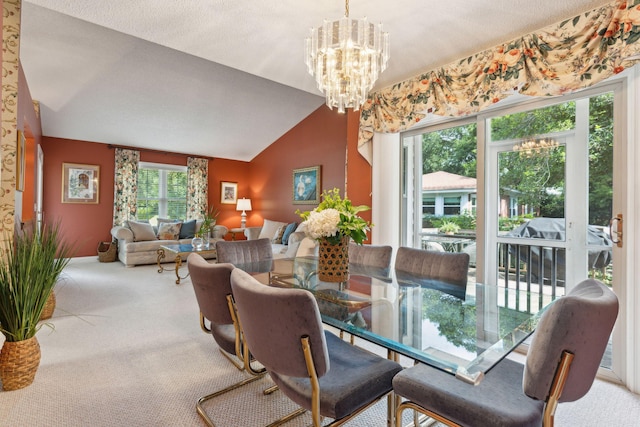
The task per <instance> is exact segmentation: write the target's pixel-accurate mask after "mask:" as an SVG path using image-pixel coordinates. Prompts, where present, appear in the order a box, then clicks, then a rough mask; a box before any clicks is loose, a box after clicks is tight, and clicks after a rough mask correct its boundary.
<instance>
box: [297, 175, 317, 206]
mask: <svg viewBox="0 0 640 427" xmlns="http://www.w3.org/2000/svg"><path fill="white" fill-rule="evenodd" d="M320 180H321V175H320V166H312V167H310V168H303V169H294V170H293V203H294V204H298V205H312V204H316V203H320V192H321V191H320V188H321V186H320Z"/></svg>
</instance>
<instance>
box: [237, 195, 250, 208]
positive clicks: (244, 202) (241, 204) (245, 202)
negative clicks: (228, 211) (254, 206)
mask: <svg viewBox="0 0 640 427" xmlns="http://www.w3.org/2000/svg"><path fill="white" fill-rule="evenodd" d="M236 210H237V211H250V210H251V199H245V198H244V197H243V198H242V199H238V203H237V204H236Z"/></svg>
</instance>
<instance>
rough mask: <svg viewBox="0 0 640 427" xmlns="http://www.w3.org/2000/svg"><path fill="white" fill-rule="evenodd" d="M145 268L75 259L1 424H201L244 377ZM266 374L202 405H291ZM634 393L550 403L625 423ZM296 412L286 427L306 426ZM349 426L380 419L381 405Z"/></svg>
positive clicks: (232, 420) (275, 408) (639, 406)
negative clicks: (29, 375) (37, 358)
mask: <svg viewBox="0 0 640 427" xmlns="http://www.w3.org/2000/svg"><path fill="white" fill-rule="evenodd" d="M174 280H175V277H174V276H173V275H172V273H171V272H165V273H163V274H158V273H157V269H156V267H154V266H143V267H135V268H125V267H124V266H123V265H122V264H120V263H119V262H115V263H99V262H98V261H97V257H87V258H77V259H74V260H73V261H72V262H71V264H70V265H69V267H68V268H67V269H66V271H65V274H64V279H63V281H62V282H61V283H60V284H59V286H58V287H57V289H56V296H57V308H56V311H55V313H54V316H53V318H52V319H51V321H50V323H51V325H52V326H53V327H54V329H50V328H48V327H46V326H45V327H43V328H42V330H41V331H40V332H38V335H37V337H38V340H39V342H40V346H41V349H42V362H41V365H40V369H39V370H38V373H37V375H36V379H35V381H34V383H33V384H32V385H31V386H29V387H27V388H25V389H22V390H17V391H10V392H5V391H0V426H25V427H26V426H203V425H204V423H203V422H202V421H201V420H200V418H199V417H198V415H197V414H196V411H195V402H196V400H197V399H198V398H199V397H200V396H202V395H205V394H207V393H210V392H211V391H214V390H217V389H220V388H223V387H225V386H227V385H230V384H232V383H234V382H236V381H239V380H240V379H242V378H244V374H242V373H240V372H239V371H237V370H236V369H235V368H233V367H232V366H231V365H230V364H229V363H228V362H227V361H226V359H225V358H224V357H223V356H222V355H221V354H220V353H219V352H218V350H217V347H216V345H215V343H214V341H213V339H212V338H211V336H209V335H206V334H204V333H203V332H202V331H201V330H200V327H199V323H198V308H197V304H196V301H195V296H194V294H193V289H192V287H191V281H190V280H188V279H187V280H184V281H183V283H182V284H181V285H179V286H176V285H175V283H174ZM270 384H271V383H270V381H269V379H268V377H267V378H265V379H262V380H260V381H257V382H255V383H253V384H252V385H250V386H246V387H244V388H241V389H239V390H238V391H236V392H233V393H228V394H226V395H225V396H223V397H221V398H220V399H218V400H216V401H213V402H210V403H209V404H208V405H207V410H208V412H209V414H210V415H211V417H212V418H213V420H214V422H216V424H217V425H218V426H219V427H224V426H231V427H235V426H260V425H264V424H266V423H268V422H269V421H272V420H274V419H276V418H278V417H280V416H282V415H284V414H285V413H287V412H289V411H291V410H293V409H294V408H295V406H294V405H293V404H292V403H290V402H289V401H288V399H287V398H286V397H284V396H283V395H282V393H281V392H276V393H275V394H273V395H271V396H266V397H265V396H263V395H262V390H263V389H264V388H265V387H266V386H268V385H270ZM638 419H640V397H639V396H637V395H634V394H632V393H629V392H628V391H627V390H626V389H625V388H624V387H621V386H618V385H614V384H611V383H607V382H603V381H597V382H596V384H595V385H594V387H593V389H592V390H591V391H590V393H589V394H588V395H587V396H586V397H585V398H583V399H582V400H580V401H578V402H576V403H569V404H562V405H560V407H559V408H558V412H557V417H556V425H558V426H634V425H638V424H637V423H638V421H637V420H638ZM309 423H310V417H309V416H305V417H301V418H298V419H296V420H294V421H292V422H290V423H289V424H287V425H289V426H292V427H297V426H303V425H308V424H309ZM348 425H349V426H352V427H353V426H384V425H386V403H385V402H382V403H379V404H377V405H376V406H375V407H374V408H372V409H370V410H369V411H367V412H366V413H364V414H362V415H360V416H359V417H357V418H356V419H354V420H352V421H351V422H350V423H349V424H348Z"/></svg>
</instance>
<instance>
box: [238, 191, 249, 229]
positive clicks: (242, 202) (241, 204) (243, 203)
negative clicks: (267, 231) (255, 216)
mask: <svg viewBox="0 0 640 427" xmlns="http://www.w3.org/2000/svg"><path fill="white" fill-rule="evenodd" d="M236 210H237V211H242V214H240V218H241V219H240V227H241V228H245V227H246V226H247V212H246V211H250V210H251V199H245V198H244V197H243V198H242V199H238V203H237V204H236Z"/></svg>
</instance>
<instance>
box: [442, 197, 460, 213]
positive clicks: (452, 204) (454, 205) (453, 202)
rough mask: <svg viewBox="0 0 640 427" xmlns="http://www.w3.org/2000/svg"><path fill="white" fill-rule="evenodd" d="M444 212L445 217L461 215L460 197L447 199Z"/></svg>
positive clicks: (445, 199)
mask: <svg viewBox="0 0 640 427" xmlns="http://www.w3.org/2000/svg"><path fill="white" fill-rule="evenodd" d="M443 212H444V214H445V215H460V197H459V196H458V197H445V198H444V211H443Z"/></svg>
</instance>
